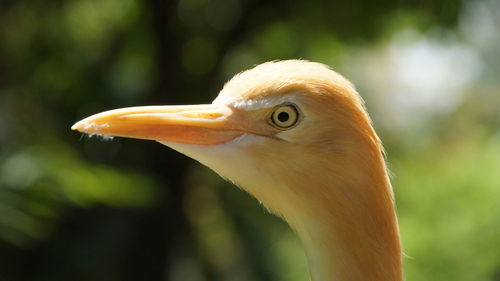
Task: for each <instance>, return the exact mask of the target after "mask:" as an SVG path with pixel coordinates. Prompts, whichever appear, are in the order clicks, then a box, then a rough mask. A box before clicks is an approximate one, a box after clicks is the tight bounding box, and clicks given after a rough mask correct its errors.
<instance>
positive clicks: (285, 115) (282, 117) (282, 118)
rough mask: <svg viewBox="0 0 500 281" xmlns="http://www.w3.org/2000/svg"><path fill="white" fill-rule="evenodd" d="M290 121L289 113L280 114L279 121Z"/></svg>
mask: <svg viewBox="0 0 500 281" xmlns="http://www.w3.org/2000/svg"><path fill="white" fill-rule="evenodd" d="M288 119H290V116H289V115H288V113H286V112H280V113H279V114H278V120H280V121H281V122H286V121H288Z"/></svg>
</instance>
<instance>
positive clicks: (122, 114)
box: [71, 104, 246, 145]
mask: <svg viewBox="0 0 500 281" xmlns="http://www.w3.org/2000/svg"><path fill="white" fill-rule="evenodd" d="M237 116H238V114H235V112H234V109H231V108H229V107H227V106H225V105H214V104H208V105H187V106H140V107H128V108H121V109H115V110H110V111H106V112H102V113H98V114H95V115H92V116H90V117H87V118H85V119H83V120H81V121H79V122H77V123H76V124H74V125H73V126H72V127H71V129H72V130H78V131H80V132H83V133H87V134H91V135H93V134H96V135H105V136H118V137H128V138H137V139H147V140H156V141H163V142H177V143H185V144H197V145H217V144H223V143H226V142H229V141H231V140H233V139H235V138H237V137H239V136H241V135H243V134H244V133H246V130H245V129H244V128H242V126H241V124H242V122H241V120H239V119H240V118H238V117H237Z"/></svg>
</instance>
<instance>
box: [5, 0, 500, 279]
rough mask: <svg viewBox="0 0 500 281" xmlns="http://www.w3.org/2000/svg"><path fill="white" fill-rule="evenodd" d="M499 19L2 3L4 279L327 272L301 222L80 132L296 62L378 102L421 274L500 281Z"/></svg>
mask: <svg viewBox="0 0 500 281" xmlns="http://www.w3.org/2000/svg"><path fill="white" fill-rule="evenodd" d="M499 27H500V2H499V1H495V0H471V1H462V0H442V1H437V0H434V1H433V0H398V1H391V0H379V1H345V0H335V1H323V0H309V1H293V0H279V1H267V0H255V1H254V0H179V1H168V0H165V1H161V0H50V1H49V0H46V1H43V0H30V1H20V0H2V1H0V280H7V281H17V280H26V281H28V280H29V281H41V280H51V281H58V280H74V281H87V280H88V281H114V280H116V281H118V280H120V281H121V280H130V281H138V280H148V281H149V280H151V281H159V280H173V281H209V280H223V281H229V280H238V281H253V280H259V281H285V280H287V281H299V280H300V281H304V280H309V279H308V272H307V267H306V260H305V257H304V253H303V250H302V248H301V246H300V243H299V241H298V240H297V238H296V237H295V235H294V234H293V233H292V232H291V231H290V230H289V229H288V227H287V226H286V225H285V224H284V223H283V222H281V221H280V220H279V219H277V218H275V217H273V216H271V215H269V214H268V213H267V212H266V210H265V209H264V208H263V207H262V206H261V205H259V204H258V203H257V201H256V200H254V199H253V198H251V197H250V196H248V195H247V194H246V193H244V192H243V191H241V190H239V189H237V188H235V187H233V186H231V185H230V184H228V183H225V182H224V181H223V180H221V179H220V178H219V177H217V176H216V175H215V174H214V173H213V172H211V171H209V170H208V169H207V168H205V167H202V166H201V165H200V164H198V163H196V162H194V161H192V160H190V159H188V158H187V157H184V156H182V155H180V154H178V153H175V152H173V151H171V150H169V149H168V148H166V147H163V146H162V145H160V144H158V143H154V142H148V141H140V140H132V139H120V138H115V139H113V140H112V141H103V140H102V139H99V138H89V137H86V136H82V135H81V134H80V133H77V132H74V131H70V126H71V125H72V124H73V123H74V122H75V121H77V120H79V119H81V118H83V117H85V116H88V115H90V114H93V113H96V112H99V111H103V110H108V109H112V108H117V107H124V106H133V105H153V104H196V103H207V102H209V101H211V100H212V99H213V98H214V97H215V96H216V95H217V93H218V91H219V89H221V87H222V86H223V83H224V81H226V80H227V79H228V78H230V77H231V76H232V75H234V74H235V73H238V72H239V71H241V70H243V69H246V68H249V67H251V66H253V65H255V64H258V63H261V62H264V61H268V60H275V59H287V58H303V59H308V60H313V61H319V62H322V63H325V64H328V65H330V66H331V67H333V68H334V69H336V70H337V71H339V72H341V73H343V74H344V75H346V76H347V77H348V78H349V79H351V80H352V81H353V82H354V83H355V84H356V85H357V87H358V89H359V91H360V93H361V94H362V95H363V97H364V98H365V99H366V101H367V107H368V110H369V111H370V113H371V115H372V117H373V119H374V121H375V126H376V129H377V130H378V132H379V133H380V135H381V137H382V139H383V140H384V144H385V146H386V148H387V151H388V161H389V166H390V169H391V170H392V173H393V183H394V188H395V192H396V196H397V205H398V213H399V218H400V224H401V232H402V237H403V244H404V249H405V253H406V255H407V257H406V258H405V271H406V276H407V280H411V281H424V280H425V281H432V280H440V281H441V280H454V281H482V280H484V281H494V280H497V281H498V280H500V130H499V129H500V77H499V73H500V36H499V34H500V33H499Z"/></svg>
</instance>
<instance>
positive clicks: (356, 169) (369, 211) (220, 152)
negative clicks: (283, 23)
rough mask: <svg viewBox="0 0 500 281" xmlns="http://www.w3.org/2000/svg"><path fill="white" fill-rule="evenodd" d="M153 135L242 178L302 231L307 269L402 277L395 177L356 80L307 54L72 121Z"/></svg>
mask: <svg viewBox="0 0 500 281" xmlns="http://www.w3.org/2000/svg"><path fill="white" fill-rule="evenodd" d="M72 129H73V130H78V131H80V132H83V133H86V134H90V135H101V136H118V137H129V138H136V139H146V140H154V141H157V142H160V143H161V144H164V145H166V146H168V147H170V148H172V149H174V150H176V151H178V152H180V153H182V154H185V155H187V156H188V157H191V158H193V159H195V160H197V161H198V162H200V163H202V164H203V165H205V166H207V167H208V168H210V169H212V170H213V171H215V172H216V173H217V174H219V175H220V176H221V177H223V178H224V179H227V180H228V181H230V182H232V183H234V185H236V186H238V187H240V188H242V189H243V190H245V191H246V192H248V193H249V194H251V195H252V196H253V197H255V198H256V199H257V200H258V201H260V202H261V203H262V204H263V205H264V206H265V207H267V209H268V210H269V211H270V212H271V213H273V214H275V215H277V216H279V217H281V218H282V219H283V220H285V221H286V222H287V223H288V224H289V225H290V227H291V228H292V229H293V230H294V232H295V233H296V234H297V235H298V237H299V238H300V240H301V242H302V245H303V247H304V250H305V254H306V257H307V262H308V267H309V274H310V278H311V280H312V281H368V280H369V281H402V280H403V269H402V250H401V242H400V235H399V226H398V220H397V216H396V207H395V199H394V193H393V188H392V185H391V182H390V178H389V173H388V169H387V164H386V155H385V152H384V148H383V146H382V143H381V140H380V138H379V137H378V135H377V133H376V132H375V130H374V128H373V125H372V121H371V119H370V117H369V115H368V113H367V110H366V106H365V103H364V101H363V99H362V97H361V96H360V95H359V94H358V92H357V90H356V88H355V87H354V85H353V84H352V83H351V82H350V81H349V80H347V79H346V78H345V77H343V76H342V75H341V74H339V73H337V72H336V71H334V70H333V69H331V68H330V67H328V66H326V65H324V64H321V63H317V62H311V61H307V60H278V61H270V62H265V63H262V64H259V65H256V66H254V67H253V68H251V69H249V70H246V71H243V72H240V73H239V74H236V75H235V76H234V77H233V78H232V79H230V80H229V81H228V82H226V84H225V85H224V87H223V89H222V90H221V91H220V93H219V95H218V96H217V97H216V98H215V99H214V100H213V102H212V103H211V104H204V105H187V106H179V105H176V106H139V107H128V108H121V109H115V110H109V111H106V112H102V113H98V114H95V115H92V116H90V117H87V118H85V119H83V120H81V121H79V122H77V123H75V124H74V125H73V126H72Z"/></svg>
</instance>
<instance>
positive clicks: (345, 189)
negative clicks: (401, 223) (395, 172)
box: [284, 159, 403, 281]
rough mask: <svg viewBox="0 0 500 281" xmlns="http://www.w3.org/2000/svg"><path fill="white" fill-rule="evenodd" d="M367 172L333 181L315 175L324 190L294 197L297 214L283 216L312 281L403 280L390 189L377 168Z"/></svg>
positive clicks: (327, 175)
mask: <svg viewBox="0 0 500 281" xmlns="http://www.w3.org/2000/svg"><path fill="white" fill-rule="evenodd" d="M380 161H383V160H382V159H380ZM370 167H375V168H374V169H373V168H370V170H369V171H362V173H363V174H359V175H357V176H353V175H351V176H349V177H346V178H345V179H344V180H342V179H341V180H337V181H335V180H334V179H332V177H333V178H335V175H333V176H332V175H331V174H327V173H324V178H323V179H321V180H318V177H320V175H319V174H316V175H315V177H316V181H315V182H316V183H318V182H323V183H324V186H315V187H312V186H311V187H309V188H308V191H309V192H310V193H309V194H308V193H303V194H299V196H298V198H297V202H296V203H295V204H296V206H297V211H291V212H292V213H290V212H289V213H288V214H289V216H287V215H286V214H285V215H284V217H285V219H286V220H287V221H288V222H289V223H290V225H291V226H292V228H294V229H295V231H296V232H297V233H298V235H299V236H300V238H301V240H302V242H303V244H304V247H305V249H306V254H307V257H308V260H309V267H310V272H311V278H312V281H401V280H402V279H403V277H402V267H401V247H400V241H399V230H398V223H397V218H396V214H395V208H394V203H393V198H392V188H391V186H390V183H389V180H388V178H387V175H386V171H385V166H384V165H383V163H382V164H381V165H380V166H379V168H377V166H376V165H371V166H370ZM344 168H345V169H346V170H350V171H356V170H358V172H359V169H356V168H354V167H344ZM377 169H379V170H377ZM355 173H356V172H355ZM310 180H311V181H312V179H310ZM299 184H300V183H299ZM301 184H302V185H303V183H301ZM303 189H304V188H303V186H302V190H303ZM313 189H314V190H313ZM310 194H314V195H310ZM318 194H319V196H318ZM306 196H307V197H306ZM304 210H305V211H304Z"/></svg>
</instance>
